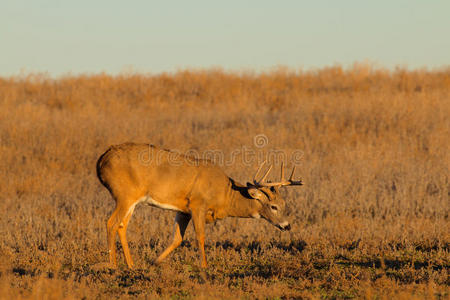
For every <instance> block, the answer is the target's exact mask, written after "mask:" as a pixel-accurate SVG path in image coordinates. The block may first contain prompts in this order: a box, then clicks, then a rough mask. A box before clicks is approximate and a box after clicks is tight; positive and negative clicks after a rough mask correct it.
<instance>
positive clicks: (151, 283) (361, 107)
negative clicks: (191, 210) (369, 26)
mask: <svg viewBox="0 0 450 300" xmlns="http://www.w3.org/2000/svg"><path fill="white" fill-rule="evenodd" d="M449 116H450V69H442V70H440V71H406V70H402V69H398V70H396V71H386V70H383V69H373V68H371V67H370V66H365V65H356V66H355V67H354V68H351V69H348V70H345V69H342V68H340V67H331V68H325V69H321V70H317V71H311V72H294V71H291V70H286V69H278V70H274V71H272V72H268V73H251V72H247V73H246V72H242V73H227V72H224V71H221V70H207V71H180V72H178V73H175V74H160V75H142V74H126V75H120V76H109V75H106V74H101V75H90V76H87V75H86V76H66V77H61V78H58V79H51V78H49V77H47V76H45V75H29V76H21V77H12V78H0V216H1V217H0V236H1V241H0V299H11V298H17V299H18V298H20V299H30V298H32V299H62V298H65V299H71V298H74V299H79V298H82V299H105V298H148V299H152V298H170V299H185V298H188V299H190V298H202V299H211V298H219V299H221V298H226V299H235V298H245V299H253V298H259V299H292V298H296V299H297V298H306V299H310V298H312V299H316V298H326V299H328V298H330V299H333V298H338V299H341V298H367V299H392V298H397V299H423V298H425V299H448V298H449V297H450V296H449V295H450V294H449V292H450V280H449V271H450V253H449V251H450V230H449V225H450V219H449V206H450V205H449V195H450V183H449V174H450V172H449V164H450V161H449V160H450V159H449V153H450V151H449V144H450V138H449V136H450V132H449V128H450V117H449ZM255 136H259V137H261V136H263V137H267V139H266V140H265V141H264V142H267V144H263V145H255V140H254V138H255ZM126 141H134V142H147V143H151V144H154V145H157V146H161V147H164V148H168V149H173V150H176V151H178V152H180V153H186V152H188V153H197V154H198V155H204V153H207V152H208V151H211V150H214V151H215V152H214V153H221V155H223V157H224V158H225V159H227V163H225V162H222V163H221V162H218V163H221V164H223V169H224V170H225V172H226V173H227V174H228V175H230V176H231V177H233V178H235V179H236V180H238V181H240V182H243V183H245V182H246V181H247V180H250V179H251V178H252V176H253V174H254V172H255V171H256V168H257V166H258V159H260V158H261V157H263V156H265V155H268V154H269V153H271V152H274V151H278V152H279V151H282V153H284V154H285V157H286V158H288V160H287V164H288V167H289V168H290V167H292V165H293V163H296V164H297V165H298V167H297V176H298V177H301V178H302V179H303V181H304V183H305V185H304V186H302V187H287V188H285V189H284V191H283V195H284V197H285V199H286V202H287V206H288V208H287V210H288V217H289V219H290V221H291V225H292V227H293V229H292V230H291V231H289V232H281V231H279V230H278V229H276V228H275V227H273V226H272V225H270V224H268V222H266V221H264V220H253V219H235V218H229V219H225V220H223V221H220V222H217V224H215V225H207V229H206V252H207V258H208V263H209V267H208V269H207V270H206V271H204V272H203V271H202V270H200V269H199V259H198V252H197V247H196V241H195V235H194V230H193V227H192V225H189V227H188V229H187V234H186V241H185V242H184V243H183V245H182V246H181V247H180V248H178V249H177V250H175V251H174V252H173V253H172V254H171V255H170V256H169V257H168V258H167V260H166V261H165V262H164V263H163V264H162V265H158V266H155V265H153V264H152V261H153V260H154V259H155V258H156V257H157V255H158V254H160V253H161V251H162V250H163V249H164V247H166V246H167V245H168V244H169V242H170V241H171V238H172V226H173V219H174V215H175V213H174V212H171V211H167V210H161V209H158V208H152V207H149V206H145V205H140V206H138V207H137V209H136V211H135V213H134V215H133V218H132V220H131V222H130V226H129V230H128V240H129V244H130V249H131V253H132V256H133V258H134V260H135V263H136V268H135V269H134V270H128V269H127V268H126V265H125V262H124V258H123V255H122V252H121V249H120V248H119V268H118V269H117V270H113V269H110V268H108V267H106V266H105V265H104V264H102V263H104V262H106V261H107V260H108V254H107V246H106V221H107V219H108V217H109V215H110V214H111V212H112V211H113V209H114V202H113V200H112V199H111V198H110V195H109V193H108V192H107V190H106V189H105V188H104V187H103V186H102V185H101V184H100V183H99V181H98V179H97V178H96V174H95V163H96V160H97V158H98V157H99V155H100V154H102V153H103V152H104V151H105V150H106V149H107V147H108V146H109V145H111V144H118V143H122V142H126ZM243 150H245V151H247V152H251V153H253V154H254V155H253V156H251V157H250V159H248V158H244V157H243V155H242V153H243V152H244V151H243ZM299 153H300V154H301V155H298V154H299ZM294 154H295V155H294ZM230 158H233V159H232V160H231V159H230ZM277 168H279V165H277ZM272 176H273V178H274V179H276V178H277V177H275V176H278V174H277V172H273V174H272ZM117 245H118V247H119V245H120V243H119V242H118V241H117Z"/></svg>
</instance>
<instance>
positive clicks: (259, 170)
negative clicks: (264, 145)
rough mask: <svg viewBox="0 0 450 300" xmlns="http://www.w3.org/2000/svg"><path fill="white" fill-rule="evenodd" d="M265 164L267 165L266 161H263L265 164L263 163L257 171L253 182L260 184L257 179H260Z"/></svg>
mask: <svg viewBox="0 0 450 300" xmlns="http://www.w3.org/2000/svg"><path fill="white" fill-rule="evenodd" d="M265 164H266V161H263V162H262V163H261V165H260V166H259V168H258V171H256V174H255V176H254V177H253V182H254V183H256V182H258V181H257V180H256V178H257V177H258V174H259V172H261V169H262V167H263V166H264V165H265Z"/></svg>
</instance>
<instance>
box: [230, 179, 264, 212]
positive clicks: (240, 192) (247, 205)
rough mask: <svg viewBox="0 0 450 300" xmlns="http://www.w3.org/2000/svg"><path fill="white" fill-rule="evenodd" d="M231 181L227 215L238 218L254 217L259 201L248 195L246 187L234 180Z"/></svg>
mask: <svg viewBox="0 0 450 300" xmlns="http://www.w3.org/2000/svg"><path fill="white" fill-rule="evenodd" d="M230 181H231V190H230V191H231V192H230V193H231V194H230V198H231V199H230V200H231V201H230V206H229V208H228V215H229V216H230V217H240V218H255V217H256V216H257V215H259V214H258V211H259V208H260V207H259V206H260V204H259V201H258V200H255V199H253V198H251V197H250V195H249V194H248V192H247V187H245V186H243V185H241V184H236V183H235V182H234V180H232V179H231V180H230Z"/></svg>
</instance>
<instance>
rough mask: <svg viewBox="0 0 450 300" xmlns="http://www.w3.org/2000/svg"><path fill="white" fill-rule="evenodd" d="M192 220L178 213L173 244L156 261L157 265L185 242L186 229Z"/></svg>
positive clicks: (187, 215)
mask: <svg viewBox="0 0 450 300" xmlns="http://www.w3.org/2000/svg"><path fill="white" fill-rule="evenodd" d="M190 220H191V215H189V214H185V213H182V212H178V213H177V215H176V216H175V226H174V235H173V241H172V244H170V246H169V247H167V249H166V250H165V251H164V252H163V253H162V254H161V255H160V256H159V257H158V258H157V259H156V261H155V263H157V264H159V263H160V262H162V261H163V260H164V259H165V258H166V257H167V255H169V254H170V252H172V251H173V250H175V248H177V247H178V246H180V245H181V242H182V241H183V237H184V233H185V232H186V227H187V226H188V224H189V221H190Z"/></svg>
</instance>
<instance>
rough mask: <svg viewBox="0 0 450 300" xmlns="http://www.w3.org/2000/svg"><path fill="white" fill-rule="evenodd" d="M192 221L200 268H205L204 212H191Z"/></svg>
mask: <svg viewBox="0 0 450 300" xmlns="http://www.w3.org/2000/svg"><path fill="white" fill-rule="evenodd" d="M192 220H193V222H194V229H195V234H196V236H197V242H198V248H199V250H200V260H201V264H200V266H201V267H202V268H206V266H207V263H206V255H205V223H206V222H205V212H204V211H203V210H199V211H197V212H192Z"/></svg>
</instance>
